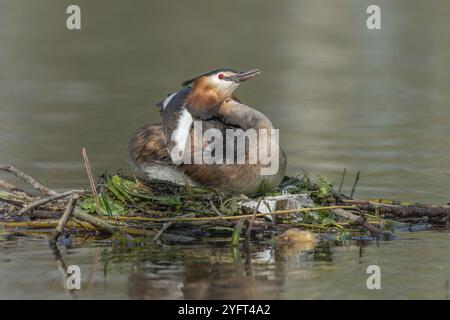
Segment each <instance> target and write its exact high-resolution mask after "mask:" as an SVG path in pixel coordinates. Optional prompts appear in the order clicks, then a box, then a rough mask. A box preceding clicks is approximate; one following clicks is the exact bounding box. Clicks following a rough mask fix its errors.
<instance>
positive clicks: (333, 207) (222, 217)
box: [114, 206, 356, 222]
mask: <svg viewBox="0 0 450 320" xmlns="http://www.w3.org/2000/svg"><path fill="white" fill-rule="evenodd" d="M334 209H356V207H355V206H328V207H315V208H300V209H289V210H278V211H273V212H270V213H257V214H255V215H254V216H255V217H264V216H268V215H279V214H288V213H295V212H309V211H314V210H334ZM251 217H253V214H241V215H237V216H219V217H199V218H181V217H178V218H147V217H135V216H134V217H133V216H130V217H124V216H122V217H115V218H114V219H117V220H129V221H132V220H135V221H148V222H168V221H173V222H176V221H216V220H239V219H242V218H251Z"/></svg>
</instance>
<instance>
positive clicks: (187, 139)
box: [128, 69, 286, 194]
mask: <svg viewBox="0 0 450 320" xmlns="http://www.w3.org/2000/svg"><path fill="white" fill-rule="evenodd" d="M259 73H260V71H259V70H251V71H247V72H236V71H234V70H231V69H218V70H214V71H211V72H208V73H205V74H202V75H200V76H198V77H195V78H192V79H190V80H187V81H185V82H183V83H182V86H183V88H182V89H181V90H180V91H178V92H175V93H172V94H170V95H168V96H167V98H166V99H165V100H163V101H161V102H160V103H158V105H159V106H160V111H161V114H162V124H146V125H144V126H143V127H142V128H140V129H139V130H137V131H136V133H135V134H134V135H133V137H132V139H131V141H130V144H129V150H128V151H129V159H130V161H131V162H132V164H133V165H134V167H135V168H136V170H138V171H139V172H142V173H144V174H145V175H146V176H147V177H148V178H149V179H159V180H169V181H171V182H174V183H177V184H185V183H188V184H191V185H199V186H206V187H212V188H216V189H220V190H224V191H229V192H235V193H246V194H251V193H255V192H257V191H259V189H260V188H261V187H263V186H264V187H265V188H272V187H275V186H277V185H278V184H279V183H280V182H281V180H282V179H283V177H284V173H285V170H286V156H285V154H284V152H283V151H282V150H281V148H280V147H279V145H278V133H277V132H276V130H274V128H273V126H272V123H271V122H270V120H269V119H268V118H267V117H266V116H265V115H263V114H262V113H261V112H259V111H256V110H255V109H253V108H251V107H249V106H247V105H245V104H243V103H241V102H240V100H239V99H238V98H236V97H235V96H233V95H232V94H233V92H234V90H235V89H236V88H237V87H238V86H239V84H240V83H242V82H243V81H246V80H248V79H251V78H253V77H255V76H256V75H257V74H259ZM198 128H200V129H199V130H198ZM210 129H212V130H210ZM244 130H245V131H244ZM252 130H253V132H256V134H258V132H260V133H259V135H258V136H257V137H258V139H257V140H258V143H257V144H251V143H250V138H251V137H255V136H256V135H252V134H250V133H249V132H251V131H252ZM208 132H209V134H207V133H208ZM211 132H212V133H213V134H212V135H213V136H214V139H212V138H211ZM230 132H232V133H233V132H234V136H233V135H230ZM265 132H266V134H265V135H264V133H265ZM275 132H276V134H275ZM261 133H263V135H261ZM220 134H222V137H227V138H228V137H231V138H232V139H228V141H231V140H232V141H233V142H234V141H236V140H239V139H242V140H241V141H244V142H243V143H241V144H240V145H239V143H237V146H236V145H234V146H233V147H232V149H227V147H228V145H227V144H226V140H227V139H225V138H223V140H222V139H220ZM264 137H265V138H266V139H263V138H264ZM263 141H265V142H266V144H264V143H262V142H263ZM212 142H215V145H214V147H215V148H214V150H211V143H212ZM267 142H269V144H267ZM218 147H223V148H222V150H219V148H218ZM239 148H241V149H242V148H243V149H244V151H243V152H245V155H244V161H242V158H240V159H241V161H238V158H239V155H238V154H241V153H242V151H240V150H238V149H239ZM199 151H200V160H204V161H200V162H198V161H196V159H197V160H198V159H199V158H198V157H197V156H198V154H199ZM263 151H264V152H267V156H266V158H265V161H262V160H261V159H259V160H258V161H257V162H254V161H250V160H251V159H254V157H255V155H256V156H257V155H261V153H262V152H263ZM202 152H204V153H202ZM206 153H208V154H209V155H210V158H214V161H208V159H206V158H207V157H206V156H204V158H202V154H206ZM230 155H231V156H230ZM196 157H197V158H196ZM268 157H270V159H271V161H270V162H271V163H269V162H268V161H267V158H268ZM230 159H231V160H234V162H233V161H232V162H230V161H229V160H230ZM269 169H270V170H269ZM264 170H265V171H264Z"/></svg>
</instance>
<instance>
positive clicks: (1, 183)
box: [0, 180, 18, 191]
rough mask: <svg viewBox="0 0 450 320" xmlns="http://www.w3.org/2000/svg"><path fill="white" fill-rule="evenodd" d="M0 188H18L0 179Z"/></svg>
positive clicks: (12, 189)
mask: <svg viewBox="0 0 450 320" xmlns="http://www.w3.org/2000/svg"><path fill="white" fill-rule="evenodd" d="M0 188H4V189H8V190H11V191H14V190H18V188H17V187H16V186H15V185H13V184H11V183H9V182H8V181H5V180H0Z"/></svg>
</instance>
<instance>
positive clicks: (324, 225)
mask: <svg viewBox="0 0 450 320" xmlns="http://www.w3.org/2000/svg"><path fill="white" fill-rule="evenodd" d="M0 170H2V171H7V172H9V173H11V174H13V175H15V176H16V177H18V178H20V179H22V180H24V181H26V182H27V183H28V184H29V185H30V186H31V187H32V188H33V190H32V191H24V190H21V189H19V188H17V187H15V186H14V185H13V184H11V183H10V182H8V181H5V180H0V189H2V190H0V226H2V228H3V230H4V231H7V232H10V233H11V232H24V231H26V232H29V233H34V234H35V233H39V234H41V235H44V236H47V237H49V238H50V239H51V240H52V241H53V243H56V242H57V241H58V239H61V238H66V237H68V236H78V235H83V236H88V237H89V236H95V237H111V236H115V237H123V238H124V239H127V240H130V239H133V240H136V241H147V240H148V241H151V242H154V243H161V242H164V243H192V242H215V243H219V242H223V243H231V244H232V245H237V244H239V241H240V240H245V241H266V240H270V239H272V238H273V237H274V236H276V235H278V234H280V233H281V232H283V231H286V230H288V229H291V228H299V229H307V230H309V231H312V232H314V233H317V234H321V235H326V237H327V239H328V240H332V241H336V242H343V241H346V240H348V239H351V238H355V237H372V238H377V239H379V238H383V239H392V238H393V235H392V233H391V232H390V231H392V229H394V228H398V227H401V228H405V227H406V228H410V227H411V226H413V224H412V222H414V223H415V224H414V225H416V226H417V223H420V225H421V226H423V225H424V224H423V223H424V222H425V223H426V224H427V225H428V223H429V222H433V223H445V222H446V221H447V220H448V216H449V214H450V208H449V207H448V206H443V207H438V206H426V205H419V204H402V203H394V202H390V203H387V202H386V201H362V200H355V199H351V198H350V197H347V196H345V195H343V194H342V193H338V192H336V191H334V189H333V185H332V183H331V182H330V181H329V180H328V179H326V178H323V177H320V178H319V179H318V182H317V183H312V182H311V180H310V178H309V176H308V175H307V174H305V175H303V176H302V177H301V178H294V177H286V178H285V180H284V181H283V183H282V184H281V185H280V186H279V187H278V188H277V189H276V190H262V191H261V193H259V194H255V195H254V196H251V197H248V196H245V195H234V194H224V193H222V192H220V191H217V190H208V189H203V188H198V187H192V186H189V185H183V186H180V185H174V184H172V183H169V182H164V181H156V180H153V181H144V180H140V179H137V178H135V177H127V176H125V175H123V174H121V173H116V174H114V175H107V174H104V175H102V176H100V177H99V178H98V179H97V182H95V183H94V182H93V179H92V177H91V178H90V182H91V183H90V185H91V188H90V190H82V189H79V190H70V191H64V192H57V191H54V190H51V189H49V188H48V187H45V186H43V185H41V184H40V183H38V182H37V181H36V180H35V179H34V178H32V177H31V176H29V175H27V174H25V173H23V172H20V171H19V170H17V169H15V168H13V167H11V166H0ZM287 193H291V194H307V195H308V196H309V197H310V198H311V199H312V200H313V201H314V205H313V206H311V207H308V208H296V209H288V210H286V209H285V210H274V211H272V212H269V213H267V212H266V213H260V212H258V210H255V211H254V212H248V210H243V207H242V203H243V201H248V200H249V199H254V200H255V201H260V202H261V201H264V198H265V197H266V196H274V195H282V194H287ZM402 219H403V220H402ZM408 219H409V220H408ZM400 220H402V221H400ZM407 220H408V221H407ZM388 230H389V231H388ZM61 235H63V237H61Z"/></svg>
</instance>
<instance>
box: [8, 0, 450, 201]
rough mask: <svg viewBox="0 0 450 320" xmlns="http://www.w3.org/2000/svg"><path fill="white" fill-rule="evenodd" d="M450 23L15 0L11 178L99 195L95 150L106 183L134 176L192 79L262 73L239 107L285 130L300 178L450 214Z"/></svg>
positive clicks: (389, 8) (384, 11) (440, 12)
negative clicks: (150, 127) (162, 109)
mask: <svg viewBox="0 0 450 320" xmlns="http://www.w3.org/2000/svg"><path fill="white" fill-rule="evenodd" d="M73 3H76V4H78V5H79V6H80V7H81V11H82V12H81V13H82V30H81V31H69V30H67V28H66V18H67V14H66V8H67V6H68V5H70V4H73ZM369 4H378V5H379V6H380V7H381V21H382V30H375V31H372V30H368V29H367V28H366V19H367V16H368V15H367V14H366V8H367V6H368V5H369ZM449 16H450V2H449V1H445V0H442V1H439V0H432V1H420V0H396V1H381V0H376V1H361V0H341V1H339V2H337V1H332V0H329V1H316V0H302V1H299V0H285V1H278V2H276V1H271V2H269V1H267V2H265V3H263V2H262V1H258V0H251V1H238V0H234V1H232V0H228V1H211V0H201V1H198V0H196V1H189V2H187V1H183V2H180V1H175V0H169V1H167V0H164V1H162V0H161V1H144V0H139V1H138V0H135V1H132V2H127V1H123V0H122V1H118V0H114V1H112V0H108V1H106V0H97V1H87V0H77V1H62V0H39V1H26V0H0V163H8V164H12V165H14V166H16V167H17V168H20V169H22V170H24V171H26V172H28V173H30V174H32V175H33V176H35V177H37V178H38V179H40V180H41V181H43V182H44V183H45V184H48V185H49V186H52V187H53V188H60V189H65V188H74V187H79V186H85V185H87V180H86V175H85V172H84V166H83V162H82V158H81V148H82V147H83V146H85V147H86V148H87V150H88V153H89V156H90V160H91V164H92V166H93V170H94V172H95V173H96V174H101V173H103V172H105V171H109V172H112V171H115V170H117V169H119V168H124V169H127V170H129V166H128V164H127V161H126V150H127V144H128V141H129V139H130V136H131V135H132V134H133V132H134V131H135V130H136V129H137V128H138V127H139V126H141V125H142V124H144V123H146V122H158V121H159V120H160V118H159V113H158V110H157V108H156V107H155V106H154V104H155V102H157V101H159V100H160V99H161V98H163V97H165V96H166V94H168V93H170V92H173V91H174V90H177V89H178V88H179V87H180V83H181V82H182V81H183V80H186V79H189V78H191V77H193V76H195V75H198V74H200V73H203V72H205V71H208V70H210V69H215V68H219V67H229V68H234V69H238V70H246V69H251V68H260V69H261V70H262V71H263V73H262V74H261V75H260V76H259V77H257V78H256V79H255V80H253V81H249V82H248V83H245V84H244V85H243V86H241V88H240V89H238V91H237V92H236V94H237V95H238V96H239V97H240V98H241V99H242V100H243V101H244V102H245V103H247V104H248V105H250V106H253V107H255V108H256V109H258V110H260V111H262V112H264V113H265V114H266V115H267V116H269V117H270V118H271V119H272V121H273V123H274V125H275V127H276V128H279V129H280V136H281V142H282V146H283V148H284V150H285V151H286V153H287V156H288V162H289V168H288V173H289V174H296V173H300V172H302V169H305V170H307V171H309V172H310V175H311V177H313V178H315V177H316V176H317V175H325V176H329V177H330V178H331V179H333V180H334V181H335V182H336V184H338V183H339V180H340V175H341V172H342V171H343V169H344V168H347V172H348V176H347V180H346V183H345V186H344V191H345V192H349V190H350V189H351V185H352V183H353V179H354V176H355V174H356V172H357V171H358V170H361V179H360V182H359V185H358V188H357V192H356V194H355V196H357V197H361V198H376V197H383V198H395V199H398V200H413V201H422V202H436V203H440V204H441V203H446V202H449V201H450V188H449V182H450V149H449V148H450V126H449V119H450V105H449V104H450V103H449V101H450V73H449V69H450V22H449V18H448V17H449Z"/></svg>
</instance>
